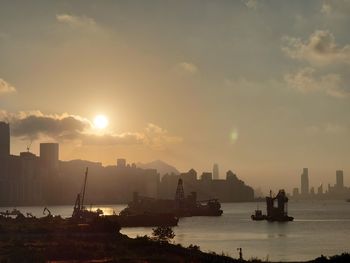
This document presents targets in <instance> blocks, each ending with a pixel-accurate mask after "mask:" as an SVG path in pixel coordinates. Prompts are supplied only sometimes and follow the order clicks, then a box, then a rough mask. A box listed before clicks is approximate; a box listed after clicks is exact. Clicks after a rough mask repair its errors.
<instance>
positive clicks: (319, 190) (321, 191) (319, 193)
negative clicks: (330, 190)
mask: <svg viewBox="0 0 350 263" xmlns="http://www.w3.org/2000/svg"><path fill="white" fill-rule="evenodd" d="M317 194H318V195H322V194H323V185H322V184H321V185H320V186H319V187H318V188H317Z"/></svg>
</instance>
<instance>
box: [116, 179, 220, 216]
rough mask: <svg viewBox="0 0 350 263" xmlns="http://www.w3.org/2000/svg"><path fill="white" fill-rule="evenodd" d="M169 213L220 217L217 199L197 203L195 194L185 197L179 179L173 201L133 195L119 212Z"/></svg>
mask: <svg viewBox="0 0 350 263" xmlns="http://www.w3.org/2000/svg"><path fill="white" fill-rule="evenodd" d="M160 212H163V213H170V214H174V215H175V216H176V217H179V218H181V217H191V216H221V215H222V213H223V211H222V210H221V204H220V202H219V201H218V199H209V200H203V201H198V200H197V194H196V192H192V193H191V194H190V195H188V196H187V197H185V193H184V189H183V182H182V179H179V181H178V185H177V189H176V193H175V198H174V199H157V198H151V197H144V196H139V195H138V193H134V196H133V200H132V201H131V202H130V203H129V204H128V206H127V207H126V208H125V209H124V210H122V211H121V213H120V215H123V214H148V213H160Z"/></svg>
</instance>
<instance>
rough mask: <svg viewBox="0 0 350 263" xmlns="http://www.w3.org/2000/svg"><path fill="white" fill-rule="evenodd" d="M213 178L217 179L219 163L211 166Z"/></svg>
mask: <svg viewBox="0 0 350 263" xmlns="http://www.w3.org/2000/svg"><path fill="white" fill-rule="evenodd" d="M213 179H214V180H218V179H219V165H218V164H217V163H215V164H214V166H213Z"/></svg>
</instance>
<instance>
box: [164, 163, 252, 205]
mask: <svg viewBox="0 0 350 263" xmlns="http://www.w3.org/2000/svg"><path fill="white" fill-rule="evenodd" d="M179 179H181V180H182V182H183V188H184V189H185V191H186V192H190V193H192V192H196V193H197V197H198V200H208V199H212V198H218V199H219V200H220V201H221V202H240V201H253V200H254V190H253V188H251V187H250V186H247V185H245V184H244V182H243V181H241V180H239V179H238V178H237V176H236V175H235V174H234V173H233V172H232V171H228V172H227V174H226V180H222V179H219V180H212V173H210V172H204V173H203V174H202V176H201V179H200V180H198V179H197V172H196V171H195V170H193V169H191V170H189V171H188V172H187V173H181V174H180V175H175V174H166V175H164V176H163V177H162V180H161V182H160V187H159V194H160V195H159V197H160V198H166V199H173V198H174V194H173V193H174V192H175V191H176V186H177V184H178V180H179Z"/></svg>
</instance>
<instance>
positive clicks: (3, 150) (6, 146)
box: [0, 122, 10, 158]
mask: <svg viewBox="0 0 350 263" xmlns="http://www.w3.org/2000/svg"><path fill="white" fill-rule="evenodd" d="M9 155H10V125H9V124H8V123H6V122H0V158H7V157H8V156H9Z"/></svg>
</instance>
